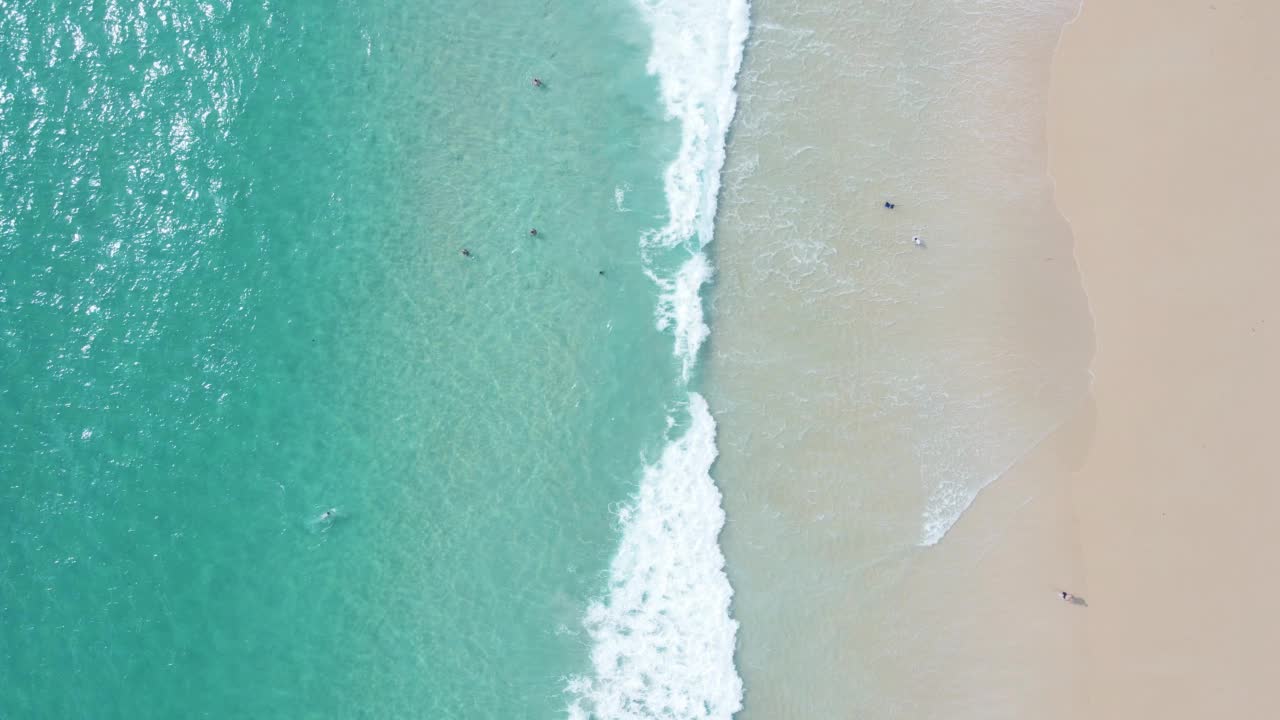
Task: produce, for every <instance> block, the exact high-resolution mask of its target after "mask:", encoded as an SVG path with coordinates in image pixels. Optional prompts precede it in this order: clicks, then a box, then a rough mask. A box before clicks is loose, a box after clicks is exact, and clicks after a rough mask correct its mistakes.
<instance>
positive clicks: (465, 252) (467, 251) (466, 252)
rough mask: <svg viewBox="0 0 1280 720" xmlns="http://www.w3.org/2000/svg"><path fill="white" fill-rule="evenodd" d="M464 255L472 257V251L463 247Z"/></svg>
mask: <svg viewBox="0 0 1280 720" xmlns="http://www.w3.org/2000/svg"><path fill="white" fill-rule="evenodd" d="M462 257H471V251H470V250H468V249H467V248H462Z"/></svg>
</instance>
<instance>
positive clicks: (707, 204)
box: [637, 0, 750, 380]
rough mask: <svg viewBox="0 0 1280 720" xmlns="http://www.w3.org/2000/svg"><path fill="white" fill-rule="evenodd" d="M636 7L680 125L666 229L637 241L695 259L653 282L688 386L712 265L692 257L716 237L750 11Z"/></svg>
mask: <svg viewBox="0 0 1280 720" xmlns="http://www.w3.org/2000/svg"><path fill="white" fill-rule="evenodd" d="M637 6H638V7H639V9H640V11H641V15H642V16H643V17H644V19H645V22H647V23H648V24H649V28H650V31H651V34H652V36H653V51H652V52H651V54H650V55H649V62H648V71H649V73H650V74H651V75H656V76H657V78H658V85H659V92H660V94H661V97H662V103H663V107H664V109H665V111H666V115H667V117H668V118H671V119H675V120H679V121H680V149H679V151H678V152H677V153H676V158H675V160H674V161H673V162H672V163H671V164H670V165H669V166H668V167H667V170H666V172H665V173H664V175H663V188H664V191H665V193H666V199H667V223H666V225H664V226H663V227H661V228H657V229H655V230H654V231H652V232H650V233H648V234H647V235H645V237H644V238H643V239H642V241H641V242H642V245H643V246H644V247H645V248H647V249H650V250H652V249H657V248H674V247H677V246H681V245H683V246H685V247H688V248H689V249H690V251H692V253H693V255H694V257H693V258H691V259H690V260H689V261H687V262H686V263H685V265H684V267H682V268H681V270H680V272H679V273H678V275H677V277H676V278H675V279H672V280H668V281H662V280H658V285H659V287H660V288H661V290H662V297H661V299H660V302H659V304H658V327H659V329H661V330H667V329H672V330H673V331H674V332H675V334H676V343H675V353H676V356H677V357H679V358H680V361H681V364H682V366H683V368H684V374H685V379H686V380H687V379H688V374H689V370H690V369H691V368H692V367H693V365H694V364H695V363H696V361H697V355H698V350H699V349H700V348H701V347H702V343H703V341H704V340H705V339H706V337H707V333H708V331H707V329H706V325H705V323H703V321H702V319H701V316H702V305H701V300H700V299H699V297H698V294H699V291H700V289H701V287H702V285H703V284H705V283H706V281H707V280H709V279H710V278H711V272H710V268H711V265H710V263H709V262H707V261H706V259H705V258H702V259H699V258H698V255H699V254H700V251H701V250H702V248H704V247H706V246H707V245H708V244H709V243H710V242H711V240H712V238H713V237H714V233H715V217H716V204H717V200H718V198H719V196H720V172H721V170H722V169H723V168H724V159H725V142H726V138H727V137H728V133H729V125H730V123H731V122H733V114H734V111H735V110H736V108H737V103H738V94H737V91H736V90H735V83H736V82H737V77H738V70H739V69H740V68H741V67H742V51H743V47H744V45H745V44H746V40H747V31H748V28H749V27H750V8H749V5H748V3H747V0H686V1H685V2H677V1H672V0H637ZM655 280H657V278H655Z"/></svg>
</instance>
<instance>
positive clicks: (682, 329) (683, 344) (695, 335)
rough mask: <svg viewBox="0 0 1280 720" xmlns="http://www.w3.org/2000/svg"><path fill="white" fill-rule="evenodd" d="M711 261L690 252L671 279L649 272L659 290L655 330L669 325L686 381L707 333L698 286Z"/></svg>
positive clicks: (707, 277) (707, 275) (708, 272)
mask: <svg viewBox="0 0 1280 720" xmlns="http://www.w3.org/2000/svg"><path fill="white" fill-rule="evenodd" d="M712 273H713V271H712V269H711V261H710V260H708V259H707V256H706V254H704V253H702V252H697V253H694V255H693V257H691V258H689V259H688V260H686V261H685V262H684V264H683V265H681V266H680V270H679V271H677V272H676V276H675V277H674V278H670V279H667V278H662V277H659V276H658V275H656V274H654V273H653V272H651V271H650V272H649V277H650V278H652V279H653V281H654V282H655V283H657V284H658V287H659V288H660V289H661V293H660V295H659V296H658V329H659V330H667V329H668V328H670V329H671V330H672V334H673V335H674V336H675V354H676V357H678V358H680V365H681V372H682V375H683V377H684V379H685V380H686V381H688V379H689V372H690V371H691V370H692V369H693V365H694V363H695V362H696V361H697V359H698V348H700V347H701V346H702V343H703V341H705V340H706V339H707V336H708V335H710V334H711V329H710V328H709V327H707V322H706V320H705V319H704V315H703V313H702V294H701V290H702V286H703V285H705V284H706V282H707V281H708V280H710V279H711V275H712Z"/></svg>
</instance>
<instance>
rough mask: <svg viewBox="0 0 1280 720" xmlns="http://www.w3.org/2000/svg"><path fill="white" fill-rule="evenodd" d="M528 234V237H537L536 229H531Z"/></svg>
mask: <svg viewBox="0 0 1280 720" xmlns="http://www.w3.org/2000/svg"><path fill="white" fill-rule="evenodd" d="M529 234H530V235H537V234H538V228H533V229H532V230H530V231H529Z"/></svg>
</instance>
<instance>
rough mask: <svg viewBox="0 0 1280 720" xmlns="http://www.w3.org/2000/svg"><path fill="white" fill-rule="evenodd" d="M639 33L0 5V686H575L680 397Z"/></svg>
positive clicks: (24, 693) (305, 692) (415, 704)
mask: <svg viewBox="0 0 1280 720" xmlns="http://www.w3.org/2000/svg"><path fill="white" fill-rule="evenodd" d="M648 42H649V41H648V37H647V33H646V29H645V28H644V27H643V25H642V23H641V22H640V21H639V20H638V19H637V18H636V17H635V15H634V12H633V10H632V9H631V8H630V7H629V5H628V4H627V3H626V2H625V1H624V0H609V1H608V2H603V3H587V4H581V3H571V2H562V1H560V0H550V1H548V2H537V3H527V2H518V1H514V0H502V1H501V2H494V3H486V4H484V7H483V8H482V9H470V6H469V5H467V4H462V3H450V2H443V1H440V0H426V1H418V2H404V1H403V0H364V1H361V2H355V1H351V2H338V1H334V2H317V1H314V0H277V1H273V2H269V3H268V2H259V3H240V2H229V1H224V2H207V3H206V2H152V1H147V2H142V3H133V4H125V3H112V2H100V1H97V2H89V1H88V0H83V1H82V2H56V1H55V0H17V2H16V3H15V2H9V3H6V4H4V5H3V6H2V7H0V370H2V372H3V385H2V386H0V541H2V542H3V551H2V552H0V717H3V718H130V719H139V718H175V717H210V718H214V717H216V718H311V717H314V718H399V717H438V718H446V717H468V718H489V717H492V718H521V717H553V716H557V715H560V714H562V713H563V709H564V706H565V698H564V695H563V686H564V677H565V676H566V675H568V674H571V673H577V672H581V671H582V670H583V669H584V667H585V666H586V663H587V660H586V654H587V648H586V646H587V644H588V641H587V640H586V639H585V638H584V637H582V634H581V632H580V627H579V622H580V618H581V615H582V612H583V608H584V605H585V603H586V602H587V601H588V600H589V599H590V598H591V597H593V596H596V595H598V594H599V592H600V591H601V588H602V586H603V582H604V581H603V573H604V571H605V569H606V565H607V563H608V560H609V557H610V555H611V554H612V553H613V552H614V550H615V547H616V537H617V528H616V527H615V518H614V514H613V512H611V508H613V507H614V506H615V504H616V503H617V502H619V501H620V500H622V499H623V498H625V497H626V496H627V495H628V493H629V492H631V491H632V490H633V489H634V486H635V482H636V476H637V474H638V472H639V470H640V465H641V458H642V457H652V456H653V455H655V454H657V453H658V452H659V450H660V448H661V443H662V440H663V438H662V436H661V432H662V429H663V427H664V424H663V423H664V415H665V412H666V410H667V409H668V408H669V406H670V405H671V403H672V402H674V401H677V400H679V399H681V397H682V394H681V393H680V392H679V391H678V389H677V387H676V384H675V383H674V382H673V378H675V377H677V376H678V374H679V368H678V367H677V364H676V361H675V359H674V358H673V357H672V355H671V345H670V339H669V338H664V337H663V336H662V335H661V334H659V333H658V332H657V331H656V330H655V329H654V327H653V311H654V296H655V294H656V291H655V289H654V286H653V283H652V282H651V281H650V280H649V279H648V278H646V277H645V276H644V274H643V272H642V268H641V264H640V253H639V250H638V240H637V239H638V237H639V236H640V234H641V233H642V231H643V230H644V229H645V228H650V227H653V226H655V225H658V224H661V214H662V213H663V212H664V211H665V210H664V203H663V198H662V188H661V172H662V168H663V166H664V164H665V163H666V162H667V161H668V160H669V158H670V157H671V155H672V154H673V148H674V146H675V144H676V143H677V141H678V137H677V130H676V129H675V128H673V127H671V126H670V125H669V124H668V123H665V122H664V121H663V119H662V117H661V109H660V107H659V106H658V104H657V102H656V101H655V96H656V89H655V86H656V82H655V81H654V80H653V79H652V78H650V77H647V76H646V75H645V68H644V58H645V56H646V53H647V51H648ZM535 74H536V75H539V76H541V77H543V78H544V79H545V80H546V81H547V87H546V88H544V89H543V90H541V91H539V90H535V89H533V88H532V87H530V84H529V78H530V76H532V75H535ZM624 184H625V185H624ZM618 187H625V188H627V190H628V191H627V193H626V195H625V198H624V200H623V204H624V207H625V208H626V209H627V210H629V212H621V211H619V208H618V206H617V205H616V204H615V195H614V191H615V188H618ZM530 227H537V228H538V229H539V234H538V236H537V237H536V238H534V237H530V236H529V235H528V229H529V228H530ZM464 246H465V247H468V248H470V249H471V251H472V252H473V257H472V258H470V259H467V258H463V257H462V256H461V255H460V253H459V250H460V248H462V247H464ZM601 270H603V271H604V272H605V274H604V275H600V274H599V272H600V271H601ZM329 507H336V508H338V510H339V515H338V518H337V519H336V521H334V522H332V523H328V522H322V521H318V520H317V518H318V516H319V515H320V513H321V512H322V511H324V510H325V509H327V508H329Z"/></svg>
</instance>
